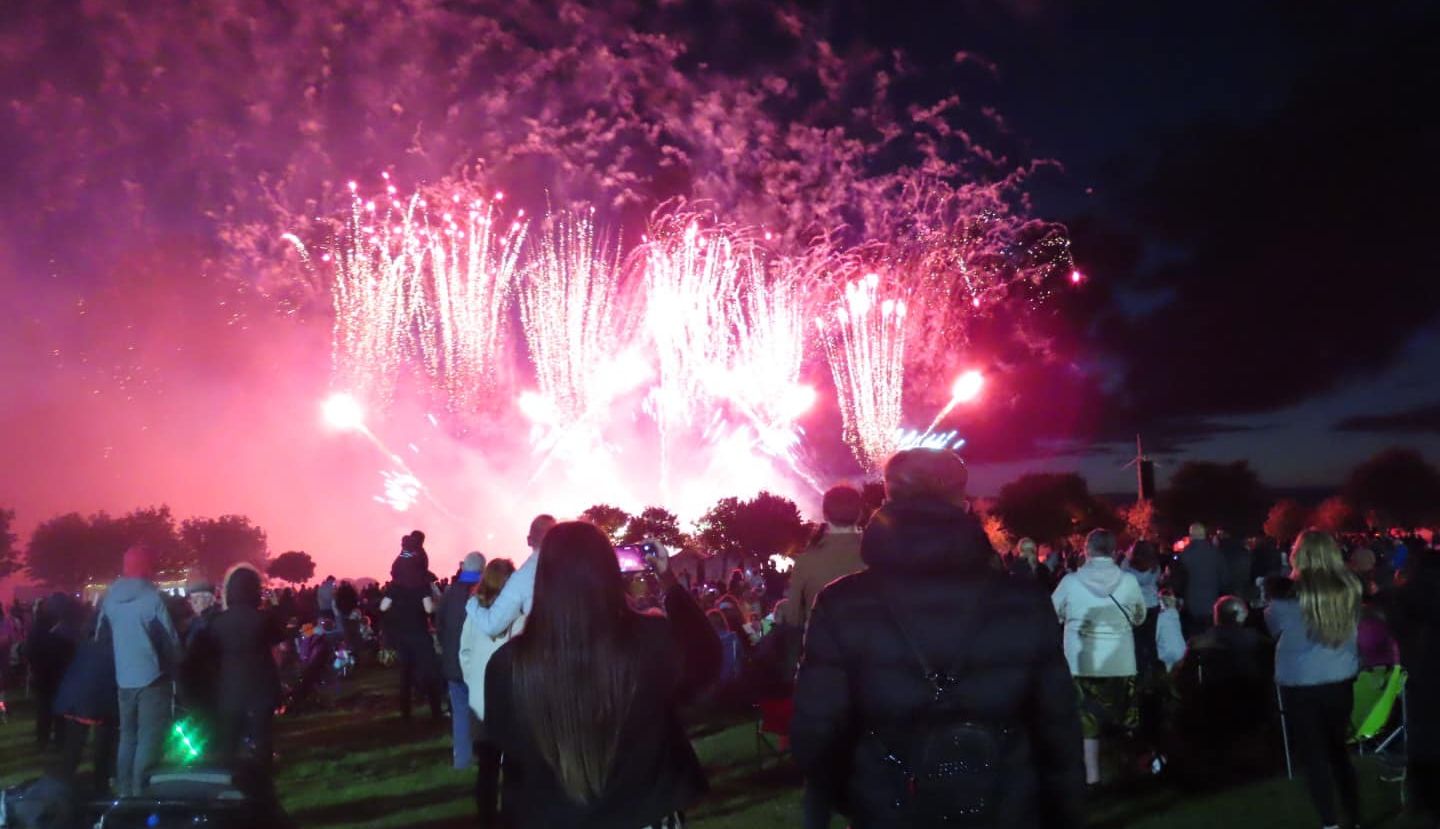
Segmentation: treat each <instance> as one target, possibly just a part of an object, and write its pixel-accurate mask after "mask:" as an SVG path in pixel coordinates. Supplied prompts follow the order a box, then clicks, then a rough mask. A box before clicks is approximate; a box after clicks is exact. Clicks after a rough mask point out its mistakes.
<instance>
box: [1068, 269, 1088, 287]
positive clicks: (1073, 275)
mask: <svg viewBox="0 0 1440 829" xmlns="http://www.w3.org/2000/svg"><path fill="white" fill-rule="evenodd" d="M1084 281H1085V274H1083V273H1081V272H1080V271H1078V270H1074V271H1071V272H1070V284H1071V285H1079V284H1080V283H1081V282H1084Z"/></svg>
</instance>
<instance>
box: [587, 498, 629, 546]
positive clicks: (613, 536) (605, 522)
mask: <svg viewBox="0 0 1440 829" xmlns="http://www.w3.org/2000/svg"><path fill="white" fill-rule="evenodd" d="M580 517H581V518H583V519H585V520H586V521H589V522H590V523H591V524H594V525H595V526H596V527H599V528H600V532H602V533H605V535H606V537H608V538H609V539H610V540H611V541H619V540H620V536H621V534H622V533H623V532H624V531H625V525H626V524H629V523H630V513H628V512H626V511H625V510H623V509H620V508H619V507H612V506H610V505H609V504H596V505H595V506H593V507H591V508H590V509H587V510H585V511H584V512H582V513H580Z"/></svg>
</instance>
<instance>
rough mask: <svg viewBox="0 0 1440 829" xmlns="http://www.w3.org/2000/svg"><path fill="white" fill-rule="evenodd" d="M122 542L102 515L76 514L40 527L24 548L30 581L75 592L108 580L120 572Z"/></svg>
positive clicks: (113, 524)
mask: <svg viewBox="0 0 1440 829" xmlns="http://www.w3.org/2000/svg"><path fill="white" fill-rule="evenodd" d="M124 551H125V542H124V540H123V539H121V538H120V536H119V533H118V532H116V527H115V520H114V519H112V518H111V517H110V516H108V515H106V514H105V513H103V512H98V513H96V514H94V515H92V516H90V517H89V518H86V517H85V516H83V515H81V514H80V513H78V512H71V513H67V514H65V515H57V516H55V517H54V518H51V519H49V520H47V521H43V522H41V523H40V525H39V526H38V527H36V528H35V531H34V532H33V533H31V535H30V543H29V545H27V547H26V548H25V571H26V573H28V574H29V576H30V578H32V579H34V580H35V581H38V582H40V583H41V584H44V585H46V586H47V587H52V588H55V589H57V590H67V591H74V590H79V589H80V588H82V587H84V586H85V585H86V584H90V583H92V582H101V581H106V580H109V579H112V578H114V577H115V576H116V574H118V573H119V572H120V556H121V554H122V553H124Z"/></svg>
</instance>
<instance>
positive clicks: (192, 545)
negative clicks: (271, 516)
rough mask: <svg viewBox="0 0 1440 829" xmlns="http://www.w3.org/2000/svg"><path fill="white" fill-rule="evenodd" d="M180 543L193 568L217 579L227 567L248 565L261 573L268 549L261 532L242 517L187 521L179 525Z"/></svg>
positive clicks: (233, 516)
mask: <svg viewBox="0 0 1440 829" xmlns="http://www.w3.org/2000/svg"><path fill="white" fill-rule="evenodd" d="M180 540H181V541H182V542H183V543H184V544H185V547H186V548H187V549H188V550H189V551H190V553H191V555H192V556H193V557H194V559H195V566H196V567H198V568H200V570H201V571H203V572H204V573H205V574H206V575H208V576H210V577H211V578H219V577H220V576H221V574H223V573H224V572H225V570H226V569H227V568H229V567H230V565H232V564H235V563H237V562H241V561H244V562H248V563H250V564H253V565H255V567H256V568H258V569H259V570H261V571H262V572H264V570H265V564H266V559H268V558H269V549H268V548H267V546H266V542H265V531H264V530H262V529H260V528H259V527H257V526H255V525H254V524H252V523H250V519H249V518H247V517H245V516H243V515H222V516H220V517H219V518H187V519H185V521H184V522H183V523H181V525H180Z"/></svg>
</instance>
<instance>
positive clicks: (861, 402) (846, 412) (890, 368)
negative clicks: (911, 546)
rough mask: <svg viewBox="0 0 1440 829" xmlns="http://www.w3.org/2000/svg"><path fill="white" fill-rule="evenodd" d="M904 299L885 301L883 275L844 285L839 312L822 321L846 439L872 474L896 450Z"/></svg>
mask: <svg viewBox="0 0 1440 829" xmlns="http://www.w3.org/2000/svg"><path fill="white" fill-rule="evenodd" d="M905 314H906V306H905V301H904V300H903V299H893V298H886V299H881V298H880V276H879V275H878V274H874V273H871V274H867V275H866V276H865V277H864V278H863V279H860V280H858V281H855V282H851V283H850V284H848V285H846V286H845V299H844V301H843V303H842V304H841V306H840V307H839V308H837V309H836V310H835V312H834V314H833V315H832V316H831V317H830V318H829V319H828V320H827V319H824V318H822V319H820V320H818V321H817V324H818V326H819V328H820V331H821V335H822V341H823V342H824V343H825V353H826V356H827V357H828V358H829V360H830V370H831V373H832V374H833V375H834V378H835V390H836V393H837V397H838V398H839V403H840V414H841V418H842V420H843V421H844V425H845V440H846V442H847V443H849V444H850V447H851V449H853V450H854V452H855V457H856V459H857V460H859V461H860V463H861V465H862V466H864V467H865V468H866V469H868V470H874V469H876V468H877V467H878V466H879V465H880V464H881V463H882V462H883V461H884V459H885V458H886V457H887V456H889V455H890V454H891V453H892V452H894V451H895V447H896V435H897V434H898V433H899V429H900V418H901V406H902V394H903V390H904V385H905Z"/></svg>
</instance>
